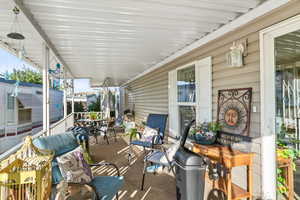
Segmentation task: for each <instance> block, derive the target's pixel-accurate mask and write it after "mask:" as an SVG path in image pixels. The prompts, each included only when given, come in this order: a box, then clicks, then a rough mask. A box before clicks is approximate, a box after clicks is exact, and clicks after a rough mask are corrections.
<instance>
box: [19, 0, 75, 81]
mask: <svg viewBox="0 0 300 200" xmlns="http://www.w3.org/2000/svg"><path fill="white" fill-rule="evenodd" d="M13 1H14V2H15V4H16V6H17V7H18V8H19V9H20V10H21V11H22V12H23V14H24V15H25V17H26V18H27V20H28V21H29V22H30V23H31V25H32V26H33V27H34V29H35V30H36V31H37V32H38V33H39V35H40V36H41V38H42V39H43V40H44V42H45V44H46V45H47V46H48V48H49V49H50V50H51V51H52V53H53V54H54V55H55V57H56V58H57V59H58V60H59V62H60V63H61V64H62V65H63V66H64V68H66V69H67V71H68V72H69V74H70V75H71V76H72V77H73V78H74V76H73V74H72V72H71V70H70V68H69V67H68V65H67V63H66V62H65V61H64V59H63V58H62V57H61V56H60V54H59V53H58V51H57V49H56V48H55V46H54V44H53V43H52V42H51V40H50V38H49V37H48V35H47V34H46V33H45V31H44V30H43V29H42V28H41V26H40V25H39V24H38V22H37V21H36V20H35V19H34V17H33V15H32V13H31V12H30V10H29V9H27V8H26V7H25V6H24V4H23V2H22V0H13Z"/></svg>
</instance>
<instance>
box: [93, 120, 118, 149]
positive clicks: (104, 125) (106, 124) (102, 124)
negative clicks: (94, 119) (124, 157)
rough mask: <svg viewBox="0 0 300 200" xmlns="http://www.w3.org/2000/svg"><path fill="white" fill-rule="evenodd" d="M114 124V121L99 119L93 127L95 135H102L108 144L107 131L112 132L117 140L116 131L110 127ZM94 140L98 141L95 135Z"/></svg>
mask: <svg viewBox="0 0 300 200" xmlns="http://www.w3.org/2000/svg"><path fill="white" fill-rule="evenodd" d="M113 125H114V121H109V120H101V121H99V122H98V125H96V126H95V127H96V128H95V130H94V131H95V135H96V136H98V135H100V136H101V135H103V138H104V140H106V142H107V144H109V140H108V133H109V132H112V133H113V134H114V138H115V142H117V134H116V132H115V131H114V130H113V129H112V128H113ZM96 142H97V143H98V139H97V137H96Z"/></svg>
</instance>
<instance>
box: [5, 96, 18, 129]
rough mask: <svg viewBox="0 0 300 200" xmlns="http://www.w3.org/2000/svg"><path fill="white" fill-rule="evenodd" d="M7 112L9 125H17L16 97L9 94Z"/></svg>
mask: <svg viewBox="0 0 300 200" xmlns="http://www.w3.org/2000/svg"><path fill="white" fill-rule="evenodd" d="M6 99H7V102H6V105H7V112H6V119H7V123H15V122H16V117H15V116H16V113H15V97H13V96H11V93H7V98H6Z"/></svg>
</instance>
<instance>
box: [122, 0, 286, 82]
mask: <svg viewBox="0 0 300 200" xmlns="http://www.w3.org/2000/svg"><path fill="white" fill-rule="evenodd" d="M288 2H289V0H269V1H266V2H265V3H263V4H261V5H259V6H258V7H256V8H254V9H252V10H251V11H249V12H248V13H246V14H244V15H242V16H240V17H238V18H237V19H235V20H233V21H232V22H230V23H228V24H226V25H224V26H222V27H221V28H219V29H218V30H216V31H214V32H212V33H210V34H208V35H206V36H204V37H203V38H201V39H199V40H197V41H196V42H194V43H192V44H190V45H188V46H186V47H185V48H183V49H181V50H179V51H178V52H176V53H174V54H173V55H171V56H169V57H167V58H166V59H164V60H162V61H161V62H159V63H157V64H156V65H154V66H152V67H150V68H149V69H147V70H145V71H144V72H142V73H140V74H139V75H137V76H135V77H133V78H132V79H130V80H128V81H126V82H125V83H124V84H122V86H124V85H127V84H128V83H130V82H132V81H134V80H136V79H138V78H140V77H142V76H144V75H146V74H148V73H150V72H152V71H154V70H156V69H158V68H160V67H162V66H164V65H166V64H168V63H170V62H172V61H173V60H175V59H176V58H179V57H181V56H183V55H185V54H186V53H188V52H190V51H193V50H195V49H197V48H199V47H201V46H203V45H205V44H207V43H208V42H210V41H212V40H215V39H217V38H218V37H221V36H223V35H225V34H226V33H229V32H231V31H234V30H235V29H237V28H239V27H241V26H243V25H245V24H247V23H249V22H250V21H252V20H254V19H256V18H258V17H260V16H263V15H265V14H266V13H268V12H270V11H272V10H274V9H276V8H279V7H281V6H282V5H284V4H286V3H288Z"/></svg>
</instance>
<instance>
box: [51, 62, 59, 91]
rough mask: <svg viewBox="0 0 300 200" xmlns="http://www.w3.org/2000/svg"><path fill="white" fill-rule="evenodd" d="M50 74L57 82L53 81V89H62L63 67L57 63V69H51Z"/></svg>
mask: <svg viewBox="0 0 300 200" xmlns="http://www.w3.org/2000/svg"><path fill="white" fill-rule="evenodd" d="M48 71H49V74H50V75H51V76H52V77H54V78H55V79H57V80H53V88H60V80H61V75H62V69H61V65H60V64H59V63H57V64H56V65H55V69H49V70H48Z"/></svg>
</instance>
